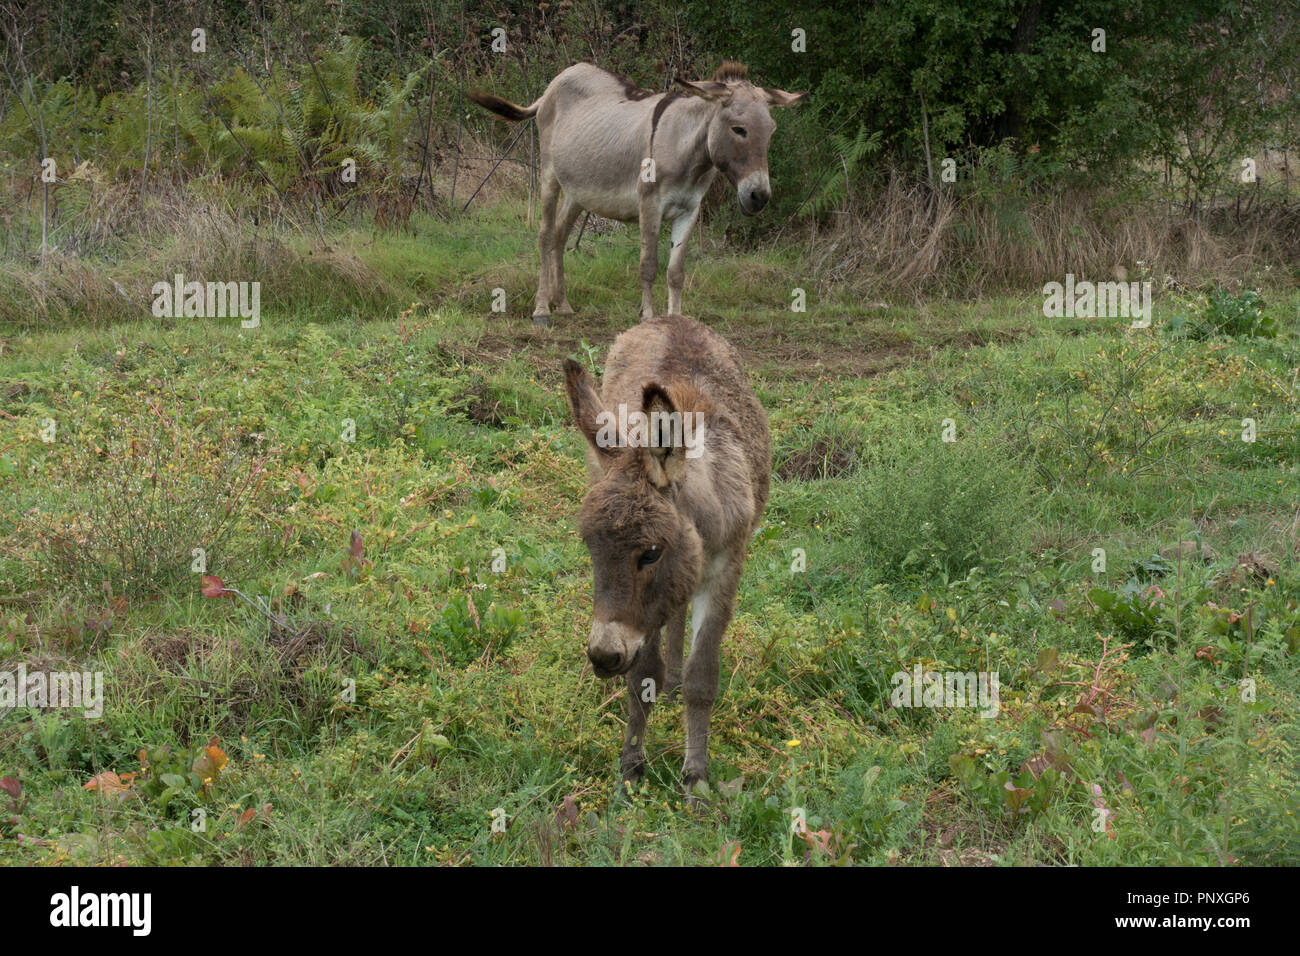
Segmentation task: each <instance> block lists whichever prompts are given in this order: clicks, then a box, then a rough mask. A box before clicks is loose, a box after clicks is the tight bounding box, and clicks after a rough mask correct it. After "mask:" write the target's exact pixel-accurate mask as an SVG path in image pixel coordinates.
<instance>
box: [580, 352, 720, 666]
mask: <svg viewBox="0 0 1300 956" xmlns="http://www.w3.org/2000/svg"><path fill="white" fill-rule="evenodd" d="M564 371H565V386H566V388H567V390H568V393H569V403H570V405H571V406H572V408H573V417H574V420H575V421H576V422H577V425H578V430H579V431H580V432H582V434H583V436H584V437H585V438H586V439H587V443H588V445H589V447H590V449H591V454H590V455H589V456H588V457H589V458H590V459H593V461H594V463H595V465H596V466H597V467H596V468H594V470H593V475H592V484H591V488H590V489H589V490H588V491H587V496H586V498H585V499H583V502H582V511H581V513H580V514H579V518H578V530H579V532H580V533H581V535H582V540H583V542H584V543H585V544H586V545H587V550H588V551H589V552H590V553H591V571H592V579H593V604H594V607H593V611H594V619H593V621H592V624H591V636H590V637H589V638H588V639H587V657H588V658H589V659H590V660H591V664H592V668H593V669H594V670H595V672H596V674H597V676H599V677H613V676H614V675H616V674H622V673H624V672H626V671H627V670H628V668H630V667H631V666H632V662H633V661H634V660H635V659H636V656H637V655H638V654H639V653H641V649H642V647H643V646H644V644H645V642H646V641H647V640H648V639H650V638H651V637H652V636H653V635H654V634H655V633H656V632H657V631H658V630H659V629H660V628H661V627H663V626H664V623H665V622H666V621H667V619H668V615H669V613H670V612H671V611H672V609H673V608H675V607H680V606H681V605H682V604H684V603H685V602H686V601H688V600H689V599H690V596H691V594H692V592H693V591H694V589H695V585H696V582H697V581H698V580H699V577H700V564H701V560H702V557H701V555H702V549H701V544H700V536H699V534H698V533H697V532H696V530H695V526H694V525H693V524H692V523H691V522H690V521H689V520H688V519H687V518H686V517H685V516H684V515H682V514H681V513H680V512H679V511H678V510H677V505H676V498H677V492H678V489H679V487H680V482H681V480H682V478H683V477H684V476H685V474H686V468H687V458H688V457H689V454H688V453H689V451H690V447H689V444H690V441H689V437H687V436H686V435H684V430H683V429H682V428H680V427H674V426H673V425H672V423H673V422H674V421H676V422H679V423H680V421H681V415H679V414H675V413H677V408H676V406H675V405H674V403H673V400H672V398H670V397H669V395H668V392H667V391H666V390H665V389H664V388H663V387H661V386H660V385H658V384H655V383H649V384H647V385H646V386H645V387H644V389H643V394H642V400H641V404H640V407H639V408H636V409H626V410H614V409H606V408H604V407H603V405H602V404H601V400H600V396H599V395H597V393H596V389H595V387H594V386H593V385H592V381H591V378H590V376H588V375H587V373H586V371H585V370H584V369H583V368H582V366H580V365H579V364H578V363H577V362H574V361H572V360H570V361H567V362H565V364H564ZM629 419H631V424H630V425H628V427H626V430H620V428H621V427H622V426H621V423H627V422H628V421H629Z"/></svg>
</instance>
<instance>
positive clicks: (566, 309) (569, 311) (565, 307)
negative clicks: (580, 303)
mask: <svg viewBox="0 0 1300 956" xmlns="http://www.w3.org/2000/svg"><path fill="white" fill-rule="evenodd" d="M551 315H573V306H571V305H569V303H567V302H561V303H560V304H559V305H557V306H556V307H555V309H554V310H553V311H552V312H551Z"/></svg>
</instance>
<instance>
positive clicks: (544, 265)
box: [533, 164, 564, 325]
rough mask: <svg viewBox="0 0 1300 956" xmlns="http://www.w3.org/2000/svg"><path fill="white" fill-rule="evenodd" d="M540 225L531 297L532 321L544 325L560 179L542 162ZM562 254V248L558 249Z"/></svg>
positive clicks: (549, 290)
mask: <svg viewBox="0 0 1300 956" xmlns="http://www.w3.org/2000/svg"><path fill="white" fill-rule="evenodd" d="M540 180H541V195H540V199H541V202H540V208H541V213H542V216H541V219H542V222H541V226H540V227H539V228H538V230H537V245H538V247H539V249H540V251H541V257H542V262H541V267H540V268H539V269H538V273H537V296H536V298H534V299H533V321H534V322H536V323H537V324H538V325H546V323H547V320H548V319H549V318H550V315H551V277H552V275H553V274H554V267H553V266H552V262H553V261H554V260H553V257H554V256H555V254H556V250H555V205H556V202H557V201H558V200H559V198H560V181H559V180H558V179H556V178H555V171H554V170H553V169H551V168H550V166H549V165H546V164H543V165H542V169H541V176H540ZM559 254H560V255H564V250H563V249H562V248H561V249H560V250H559Z"/></svg>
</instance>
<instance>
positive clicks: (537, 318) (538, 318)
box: [533, 312, 551, 328]
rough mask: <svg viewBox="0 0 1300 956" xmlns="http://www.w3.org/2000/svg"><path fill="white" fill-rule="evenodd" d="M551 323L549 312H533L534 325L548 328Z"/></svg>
mask: <svg viewBox="0 0 1300 956" xmlns="http://www.w3.org/2000/svg"><path fill="white" fill-rule="evenodd" d="M550 324H551V317H550V315H548V314H547V313H545V312H535V313H533V325H536V326H540V327H541V328H546V327H547V326H548V325H550Z"/></svg>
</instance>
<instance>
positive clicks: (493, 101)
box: [465, 90, 542, 123]
mask: <svg viewBox="0 0 1300 956" xmlns="http://www.w3.org/2000/svg"><path fill="white" fill-rule="evenodd" d="M465 95H466V96H468V97H469V98H470V99H471V100H473V101H474V102H475V103H477V104H478V105H479V106H481V107H483V108H484V109H485V110H491V111H492V112H493V113H496V114H497V116H500V117H502V118H503V119H508V120H509V121H510V122H512V123H518V122H519V121H520V120H526V119H532V118H533V117H534V116H536V115H537V108H538V107H539V106H541V105H542V101H541V100H538V101H537V102H536V103H534V104H533V105H532V106H517V105H515V104H514V103H511V102H510V101H509V100H503V99H502V98H501V97H499V96H493V95H492V94H491V93H487V92H484V91H483V90H470V91H469V92H468V93H466V94H465Z"/></svg>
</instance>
